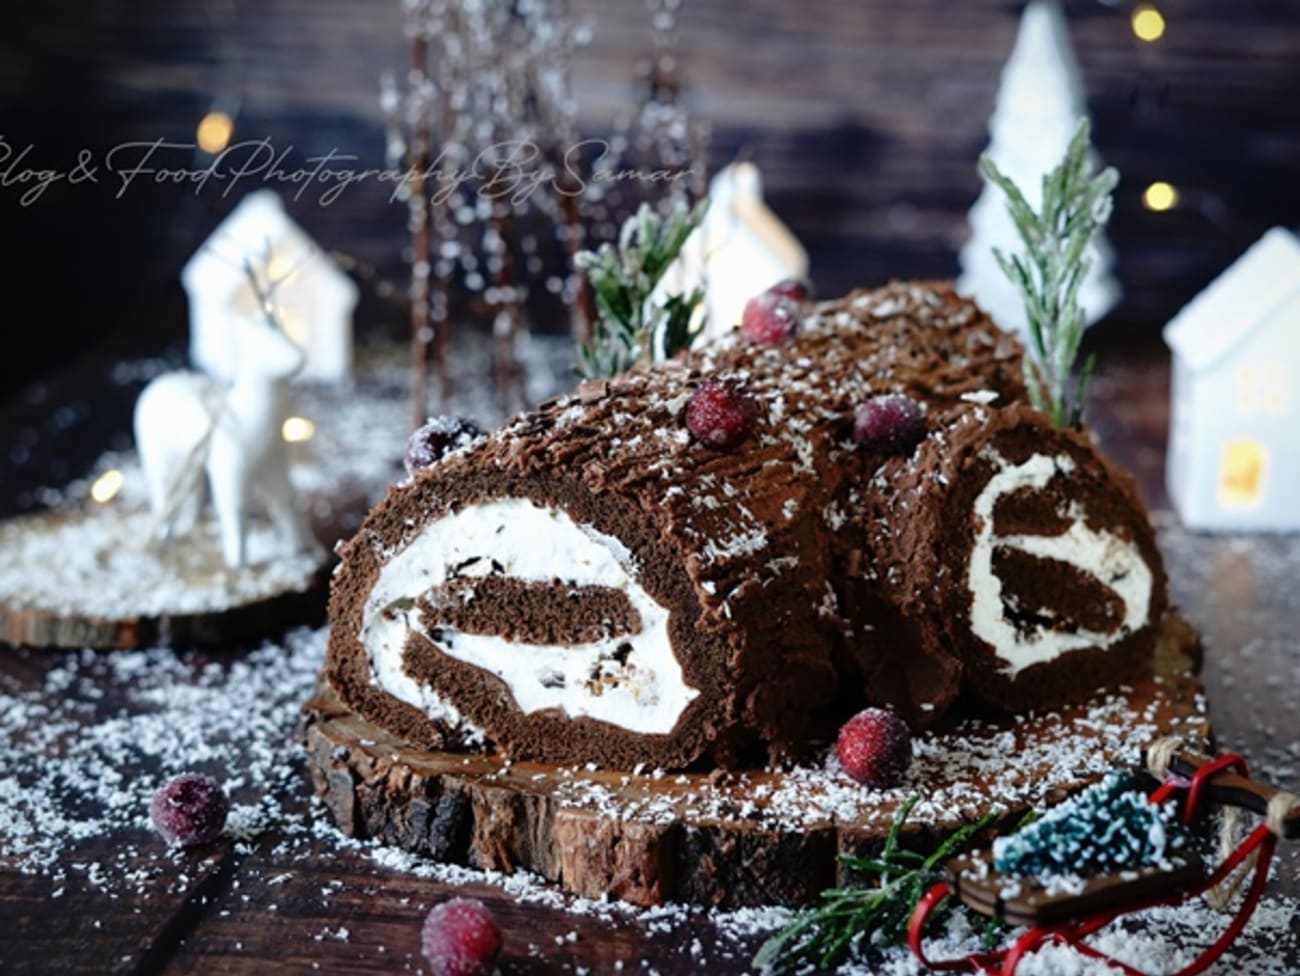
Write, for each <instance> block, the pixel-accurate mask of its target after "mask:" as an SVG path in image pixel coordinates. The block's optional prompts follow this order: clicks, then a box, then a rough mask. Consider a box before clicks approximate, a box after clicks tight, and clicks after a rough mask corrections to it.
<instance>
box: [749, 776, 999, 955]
mask: <svg viewBox="0 0 1300 976" xmlns="http://www.w3.org/2000/svg"><path fill="white" fill-rule="evenodd" d="M919 800H920V796H913V797H911V798H910V799H908V800H907V802H906V803H904V804H903V805H902V806H901V807H899V809H898V812H897V813H896V814H895V815H894V822H893V824H892V825H891V826H890V828H889V833H888V835H887V836H886V837H885V844H884V847H883V848H882V849H881V852H880V855H879V857H875V858H861V857H852V856H849V855H843V856H841V857H840V861H841V862H842V863H843V864H845V865H846V866H848V867H850V868H852V869H854V870H855V871H861V872H863V873H865V874H868V875H874V876H875V877H876V878H877V879H878V882H879V883H878V884H877V886H876V887H872V888H831V889H829V890H827V891H823V892H822V894H821V904H819V905H816V906H814V907H812V908H808V909H805V910H804V911H802V912H800V913H799V914H798V915H797V916H795V918H794V919H793V920H792V921H791V922H790V923H789V924H788V925H787V926H786V927H785V928H783V929H782V930H781V931H780V932H778V933H776V935H774V936H772V937H771V938H770V939H768V940H767V941H766V942H764V943H763V945H762V947H761V948H760V949H759V950H758V953H757V954H756V955H755V956H754V966H755V968H757V969H758V970H760V971H761V972H764V973H786V972H791V971H793V970H796V969H800V968H804V967H808V966H812V967H814V968H816V969H818V970H825V969H830V968H832V967H834V966H837V965H839V964H840V963H841V962H844V961H845V960H846V959H848V958H849V957H851V956H859V955H861V954H862V951H863V950H864V949H866V948H883V947H886V946H891V945H899V944H901V943H902V942H903V941H904V940H905V939H906V938H907V924H908V921H909V920H910V919H911V917H912V912H913V911H914V910H915V908H916V904H917V902H919V901H920V900H921V896H922V895H924V894H925V892H926V891H927V890H928V889H929V888H930V887H931V886H932V885H934V883H935V882H937V881H939V880H940V878H941V877H942V875H941V873H940V869H941V867H942V865H943V864H944V862H945V861H947V860H948V859H949V858H950V857H952V856H953V855H954V854H955V853H956V852H957V851H959V850H960V849H961V848H963V847H964V846H965V845H966V844H968V843H969V842H970V841H971V840H972V838H974V837H976V836H977V835H979V834H980V833H982V832H984V831H985V830H987V829H988V827H989V826H990V825H991V824H992V823H993V822H994V820H995V819H996V817H995V815H994V814H991V813H990V814H988V815H986V816H984V817H983V818H981V819H980V820H979V821H977V822H975V823H970V824H966V825H965V826H963V827H962V828H961V829H959V830H958V831H956V832H955V833H954V834H952V836H950V837H949V838H948V839H947V840H945V841H944V842H943V843H942V844H941V845H939V848H938V850H936V851H935V852H934V853H933V854H931V855H929V856H928V857H925V856H923V855H921V854H918V853H916V852H915V851H909V850H905V849H904V848H902V847H900V846H899V843H898V841H899V837H900V835H901V833H902V828H903V822H904V821H905V820H906V819H907V817H908V815H909V814H910V813H911V812H912V808H913V807H914V806H916V804H917V801H919Z"/></svg>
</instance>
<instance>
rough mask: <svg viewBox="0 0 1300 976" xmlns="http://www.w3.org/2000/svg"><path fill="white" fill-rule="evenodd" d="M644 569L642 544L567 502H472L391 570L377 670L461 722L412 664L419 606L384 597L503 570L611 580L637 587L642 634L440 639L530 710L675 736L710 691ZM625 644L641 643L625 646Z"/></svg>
mask: <svg viewBox="0 0 1300 976" xmlns="http://www.w3.org/2000/svg"><path fill="white" fill-rule="evenodd" d="M493 561H495V563H496V567H493V565H492V563H493ZM634 569H635V565H634V561H633V559H632V554H631V553H630V552H629V551H628V550H627V547H626V546H624V545H623V544H622V543H621V542H620V541H619V540H618V539H616V538H614V537H613V536H609V535H605V534H604V533H602V532H599V531H597V530H596V529H595V528H593V527H592V526H590V525H582V524H579V523H577V522H574V521H573V519H571V518H570V517H569V516H568V515H567V514H566V513H564V512H562V511H558V510H556V509H550V508H542V507H539V506H537V505H535V504H533V503H532V502H531V501H528V500H527V499H522V498H509V499H499V500H496V501H491V502H485V503H483V504H481V505H473V506H470V507H468V508H464V509H461V510H460V511H458V512H454V513H452V514H451V515H448V516H446V517H444V518H441V519H439V520H438V521H436V522H434V523H432V524H431V525H429V526H427V527H426V528H425V529H424V530H423V531H422V532H421V533H420V534H419V535H417V536H416V537H415V538H414V539H413V540H412V541H411V542H410V543H409V544H408V545H407V546H406V548H405V549H403V550H402V551H401V552H399V553H397V554H396V555H395V556H393V557H392V558H391V559H390V560H389V561H388V563H387V564H385V566H384V568H383V569H382V570H381V571H380V574H379V579H378V580H377V581H376V583H375V587H374V589H373V590H372V591H371V594H370V597H369V599H368V600H367V601H366V606H365V611H364V613H363V617H362V630H361V640H362V643H363V644H364V646H365V648H366V650H367V653H368V654H369V656H370V666H371V674H372V680H373V681H374V683H375V684H376V685H377V686H379V687H380V688H382V689H384V690H385V691H387V692H388V693H389V694H391V695H393V696H395V697H396V698H399V699H401V700H402V701H404V702H408V703H409V704H411V705H414V706H415V707H417V708H420V709H423V710H424V711H425V712H426V713H427V714H429V715H430V717H433V718H438V719H443V720H447V721H460V719H461V717H460V715H459V714H458V713H457V712H456V710H455V709H454V708H452V706H451V705H450V704H449V703H447V702H446V701H444V700H443V699H442V698H441V697H440V696H439V695H438V694H437V693H436V692H435V691H434V690H433V689H432V688H430V687H429V686H427V685H423V684H421V683H420V682H418V681H416V680H415V679H413V678H412V677H411V676H410V675H408V674H407V673H406V671H405V670H404V668H403V666H402V653H403V646H404V644H405V642H406V637H407V634H408V633H409V632H410V631H411V630H412V629H418V630H421V631H422V632H423V631H424V629H425V628H424V627H423V626H422V624H421V623H420V621H419V620H418V617H419V611H418V610H417V609H416V608H415V607H414V606H408V607H406V608H405V609H398V610H396V611H395V612H394V611H390V612H389V613H383V612H382V611H383V610H384V608H385V607H391V606H392V605H393V604H394V603H395V602H396V601H411V600H414V599H416V598H418V597H420V596H421V595H422V594H424V593H427V592H428V591H429V590H430V589H432V588H433V587H436V586H440V585H442V584H444V583H446V582H447V581H448V580H449V579H452V578H456V577H466V576H475V575H479V576H481V575H486V574H487V573H489V572H494V571H495V572H500V573H502V574H503V575H505V576H507V577H514V578H517V579H523V580H528V581H533V582H548V581H550V580H554V579H561V580H563V581H564V582H565V583H568V584H570V585H573V586H575V587H581V586H608V587H611V588H613V589H617V590H621V591H623V592H624V593H626V594H627V597H628V600H629V601H630V602H631V604H632V607H633V609H635V610H636V612H637V614H638V615H639V616H640V618H641V630H640V631H639V632H638V633H636V634H625V635H622V636H614V637H609V638H605V639H601V640H596V641H590V642H587V643H582V644H568V645H565V644H530V643H525V642H521V641H510V640H508V639H506V638H503V637H498V636H492V635H486V634H467V633H463V632H461V631H458V630H456V629H454V628H451V627H447V626H445V625H442V624H438V625H437V626H438V630H439V631H440V638H439V640H438V647H439V649H440V650H441V651H442V652H443V653H444V654H446V655H448V656H449V657H454V658H456V659H457V660H460V661H464V662H465V663H466V664H472V665H474V666H475V667H478V668H482V669H483V670H484V671H489V672H491V673H492V674H495V675H496V676H497V677H499V678H501V680H502V681H504V682H505V683H506V686H507V687H508V688H509V689H510V693H511V695H513V697H514V700H515V703H516V704H517V705H518V706H519V708H520V710H521V711H523V712H525V713H532V712H536V711H539V710H541V709H545V708H558V709H560V710H561V711H563V712H564V713H565V714H566V715H568V716H570V717H573V718H577V717H579V716H587V717H590V718H594V719H599V720H600V721H602V722H608V723H610V724H611V725H616V726H619V727H620V728H624V729H627V730H628V731H629V732H636V733H642V734H667V733H669V732H671V731H672V730H673V727H674V726H675V725H676V724H677V720H678V719H679V718H681V715H682V712H683V711H685V709H686V706H687V705H688V704H690V702H691V700H692V699H694V698H695V697H696V696H697V695H698V694H699V691H698V690H696V689H694V688H691V687H689V686H688V685H687V684H686V680H685V677H684V675H683V673H682V668H681V665H680V664H679V663H678V661H677V658H676V656H675V655H674V654H673V649H672V644H671V643H670V641H669V638H668V609H667V608H666V607H664V606H663V605H662V604H660V603H658V602H657V601H656V600H654V599H653V598H652V597H651V596H650V594H648V593H647V592H646V591H645V590H644V589H643V588H642V587H641V586H640V585H639V584H638V583H637V582H636V581H635V579H634V578H633V571H634ZM625 644H626V645H630V646H631V650H630V651H628V652H626V653H625V654H622V655H619V654H618V648H619V647H620V645H625ZM620 658H621V660H620Z"/></svg>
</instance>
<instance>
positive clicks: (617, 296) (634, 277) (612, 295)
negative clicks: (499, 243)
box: [574, 201, 708, 378]
mask: <svg viewBox="0 0 1300 976" xmlns="http://www.w3.org/2000/svg"><path fill="white" fill-rule="evenodd" d="M707 207H708V201H702V202H701V203H700V204H699V205H698V206H696V207H695V208H694V209H693V210H692V209H690V208H688V207H687V206H686V204H684V203H679V204H678V205H677V206H676V207H674V208H673V211H672V212H671V213H670V214H669V215H668V216H667V217H666V218H661V217H660V216H659V215H658V214H657V213H655V212H654V211H653V210H652V209H651V208H650V206H649V205H648V204H644V203H643V204H641V207H640V209H639V210H637V212H636V214H635V215H634V216H632V217H629V218H628V219H627V221H626V222H624V224H623V229H622V231H621V233H620V234H619V238H618V246H617V247H613V246H611V245H609V244H602V245H601V247H600V250H598V251H580V252H578V254H577V255H575V256H574V263H575V264H576V265H577V267H578V268H580V269H581V270H583V271H585V272H586V273H587V280H588V281H590V282H591V290H592V294H593V295H594V296H595V299H596V319H595V322H593V323H592V335H591V341H590V342H589V343H587V345H585V346H583V347H582V349H581V350H580V351H579V358H580V363H579V366H580V369H581V372H582V375H583V376H585V377H587V378H593V377H609V376H615V375H617V374H618V373H622V372H624V371H626V370H628V369H630V368H631V367H632V366H634V365H635V364H636V363H637V362H638V361H640V360H642V359H645V358H648V359H650V360H651V361H656V362H657V361H659V360H662V359H667V358H669V357H670V356H673V355H674V354H676V353H677V352H679V351H680V350H682V349H685V348H687V347H688V346H690V344H691V343H692V342H693V341H694V340H695V337H696V336H697V335H698V334H699V328H700V327H699V326H698V325H696V324H694V321H693V320H694V318H695V310H696V308H697V307H698V306H699V304H700V303H701V302H702V301H703V300H704V290H703V289H702V288H696V289H694V290H693V291H691V292H689V293H688V294H684V295H683V294H677V295H671V296H669V297H668V298H667V299H665V300H664V301H663V302H657V303H652V302H651V301H650V296H651V294H652V293H653V292H654V290H655V286H656V285H658V284H659V282H660V280H661V279H662V278H663V276H664V273H665V272H666V271H667V270H668V267H669V265H671V264H672V263H673V261H675V260H676V259H677V256H678V255H679V254H681V251H682V246H683V245H684V244H685V243H686V238H687V237H689V236H690V233H691V231H693V230H694V229H695V228H696V227H698V226H699V224H700V221H701V220H703V219H704V212H705V210H706V209H707Z"/></svg>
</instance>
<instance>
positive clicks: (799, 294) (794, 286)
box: [768, 278, 813, 302]
mask: <svg viewBox="0 0 1300 976" xmlns="http://www.w3.org/2000/svg"><path fill="white" fill-rule="evenodd" d="M768 292H769V293H770V294H773V295H784V296H785V297H786V298H793V299H794V300H795V301H796V302H805V301H807V300H808V299H810V298H812V294H813V288H812V282H811V281H808V280H807V279H806V278H783V279H782V280H780V281H778V282H777V283H776V284H775V285H773V286H772V287H771V288H769V289H768Z"/></svg>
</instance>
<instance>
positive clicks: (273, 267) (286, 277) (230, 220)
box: [181, 190, 357, 381]
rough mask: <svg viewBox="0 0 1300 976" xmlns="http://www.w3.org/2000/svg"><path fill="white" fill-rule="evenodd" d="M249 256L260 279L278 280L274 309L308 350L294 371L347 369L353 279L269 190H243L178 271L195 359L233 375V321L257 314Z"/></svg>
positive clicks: (305, 374)
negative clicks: (246, 263) (187, 307)
mask: <svg viewBox="0 0 1300 976" xmlns="http://www.w3.org/2000/svg"><path fill="white" fill-rule="evenodd" d="M246 260H247V261H251V262H252V264H253V266H254V268H256V269H257V271H258V273H259V275H260V276H261V277H262V279H263V281H264V282H277V284H275V289H274V304H275V311H276V315H277V317H278V318H279V320H280V322H281V324H282V325H283V327H284V330H285V332H287V333H288V335H289V337H290V338H291V339H293V340H294V342H296V343H297V344H298V345H299V346H300V347H301V348H302V349H303V351H304V353H305V354H306V363H305V365H304V367H303V369H302V372H301V373H300V374H299V377H300V378H302V379H308V380H323V381H338V380H342V379H346V378H347V377H348V376H350V375H351V372H352V311H353V309H354V308H355V307H356V303H357V286H356V285H355V284H354V283H353V281H352V279H351V278H349V277H348V276H347V275H346V274H344V273H343V271H341V270H340V269H339V268H338V266H337V265H336V264H335V263H334V262H333V261H331V260H330V258H329V257H328V255H326V254H325V253H324V252H323V251H321V249H320V248H318V247H317V246H316V245H315V244H314V243H312V240H311V238H309V237H308V236H307V234H306V233H305V232H304V231H303V229H302V228H301V227H299V226H298V225H297V224H296V223H294V222H293V220H291V219H290V217H289V215H288V214H287V213H285V211H284V206H283V204H282V203H281V202H280V197H279V196H278V195H277V194H276V193H275V192H274V191H273V190H258V191H256V192H255V193H250V194H249V195H248V196H246V197H244V199H243V200H241V201H240V203H239V205H238V206H236V207H235V209H234V210H232V211H231V212H230V215H229V216H228V217H226V219H225V220H224V221H222V223H221V225H220V226H219V227H218V228H217V229H216V230H215V231H214V232H213V234H212V236H211V237H209V238H208V240H207V241H206V242H205V243H204V245H203V246H202V247H200V248H199V249H198V251H196V252H195V254H194V256H193V257H191V258H190V260H189V261H188V262H187V263H186V265H185V267H184V269H183V270H182V271H181V284H182V285H183V286H184V288H185V293H186V295H187V296H188V297H189V304H190V360H191V362H192V363H193V364H194V366H195V367H196V368H198V369H201V370H202V371H203V372H205V373H208V374H209V375H211V376H215V377H218V378H219V379H223V380H231V379H233V377H234V374H235V361H236V350H235V341H236V330H235V329H234V328H233V325H232V323H233V322H234V321H235V320H236V319H237V318H238V317H239V316H247V315H256V314H257V313H258V308H257V299H256V297H255V296H254V294H253V289H252V286H251V284H250V283H249V281H248V276H247V273H246V271H245V270H244V268H243V266H242V265H243V263H244V261H246Z"/></svg>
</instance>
